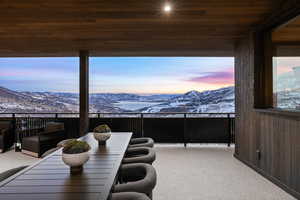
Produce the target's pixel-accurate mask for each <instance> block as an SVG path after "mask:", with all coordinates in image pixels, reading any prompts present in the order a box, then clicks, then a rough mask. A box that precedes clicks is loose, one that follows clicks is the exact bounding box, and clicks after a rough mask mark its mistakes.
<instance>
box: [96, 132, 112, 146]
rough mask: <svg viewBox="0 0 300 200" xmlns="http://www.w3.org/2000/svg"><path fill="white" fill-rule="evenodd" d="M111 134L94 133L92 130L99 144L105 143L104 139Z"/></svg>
mask: <svg viewBox="0 0 300 200" xmlns="http://www.w3.org/2000/svg"><path fill="white" fill-rule="evenodd" d="M110 136H111V133H110V132H109V133H96V132H94V138H95V139H96V140H97V141H98V142H99V145H101V144H102V145H104V144H106V140H108V139H109V138H110Z"/></svg>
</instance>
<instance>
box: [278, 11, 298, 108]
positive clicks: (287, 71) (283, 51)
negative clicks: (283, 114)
mask: <svg viewBox="0 0 300 200" xmlns="http://www.w3.org/2000/svg"><path fill="white" fill-rule="evenodd" d="M272 42H273V107H275V108H279V109H284V110H291V111H300V43H299V42H300V18H299V17H298V18H296V19H294V20H292V21H291V22H289V23H288V24H286V25H284V26H281V27H280V28H278V29H276V30H275V31H274V32H273V33H272Z"/></svg>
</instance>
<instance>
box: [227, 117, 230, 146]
mask: <svg viewBox="0 0 300 200" xmlns="http://www.w3.org/2000/svg"><path fill="white" fill-rule="evenodd" d="M227 119H228V143H227V146H228V147H230V145H231V119H230V114H227Z"/></svg>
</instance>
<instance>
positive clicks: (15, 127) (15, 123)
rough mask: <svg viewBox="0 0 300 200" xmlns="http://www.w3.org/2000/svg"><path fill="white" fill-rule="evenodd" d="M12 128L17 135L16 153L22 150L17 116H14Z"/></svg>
mask: <svg viewBox="0 0 300 200" xmlns="http://www.w3.org/2000/svg"><path fill="white" fill-rule="evenodd" d="M12 126H13V134H14V135H15V141H14V143H15V152H19V151H20V150H21V149H20V148H19V143H20V139H19V134H18V133H17V119H16V114H15V113H13V114H12Z"/></svg>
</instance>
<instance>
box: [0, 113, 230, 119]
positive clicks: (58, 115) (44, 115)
mask: <svg viewBox="0 0 300 200" xmlns="http://www.w3.org/2000/svg"><path fill="white" fill-rule="evenodd" d="M13 117H37V118H79V113H64V112H62V113H51V112H49V113H25V112H24V113H22V112H20V113H0V118H13ZM89 117H90V118H101V117H104V118H110V117H116V118H117V117H122V118H123V117H128V118H141V117H150V118H151V117H154V118H156V117H158V118H163V117H174V118H176V117H178V118H180V117H187V118H193V117H196V118H197V117H212V118H213V117H221V118H222V117H231V118H234V117H235V113H205V112H204V113H193V112H159V113H141V112H127V113H89Z"/></svg>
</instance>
